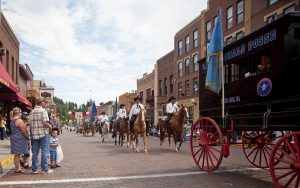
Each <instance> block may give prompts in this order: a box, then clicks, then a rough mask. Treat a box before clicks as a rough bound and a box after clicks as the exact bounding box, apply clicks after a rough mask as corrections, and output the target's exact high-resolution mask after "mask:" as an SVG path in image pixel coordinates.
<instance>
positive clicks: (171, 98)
mask: <svg viewBox="0 0 300 188" xmlns="http://www.w3.org/2000/svg"><path fill="white" fill-rule="evenodd" d="M173 99H176V98H175V97H173V96H171V97H170V98H169V100H168V101H169V102H170V101H171V100H173Z"/></svg>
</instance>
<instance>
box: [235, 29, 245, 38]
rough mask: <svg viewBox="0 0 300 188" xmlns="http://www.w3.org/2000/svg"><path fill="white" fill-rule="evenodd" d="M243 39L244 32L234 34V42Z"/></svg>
mask: <svg viewBox="0 0 300 188" xmlns="http://www.w3.org/2000/svg"><path fill="white" fill-rule="evenodd" d="M243 37H244V32H243V31H241V32H238V33H237V34H236V40H240V39H241V38H243Z"/></svg>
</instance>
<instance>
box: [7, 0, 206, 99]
mask: <svg viewBox="0 0 300 188" xmlns="http://www.w3.org/2000/svg"><path fill="white" fill-rule="evenodd" d="M201 2H202V4H201ZM205 6H206V4H205V5H203V1H200V0H189V1H188V2H187V1H184V0H164V1H159V0H122V1H113V0H98V1H94V0H81V1H71V0H69V1H68V0H47V1H46V0H45V1H39V0H26V1H25V0H23V1H20V0H6V1H3V6H2V8H3V12H4V14H5V15H6V17H7V19H8V21H9V23H10V25H11V26H12V27H13V29H14V31H15V33H16V34H17V36H18V38H19V39H21V40H20V41H21V61H20V62H21V63H25V62H27V63H28V64H29V65H30V66H31V68H32V70H33V72H34V74H35V78H36V79H42V78H43V79H45V81H46V83H50V84H51V85H53V86H54V87H55V88H56V91H55V92H56V95H57V96H58V97H62V98H63V99H64V100H70V101H75V102H80V103H81V102H85V101H86V100H87V99H88V98H89V90H90V89H89V88H92V87H93V88H95V89H93V94H94V95H95V99H96V100H97V101H106V100H114V98H115V96H118V95H120V94H122V93H124V92H126V91H131V90H132V89H135V88H136V79H137V78H138V77H141V76H142V74H143V73H144V72H150V71H151V70H152V69H153V65H154V63H155V62H156V60H157V59H159V58H160V57H162V56H163V55H165V54H166V53H168V52H169V51H170V50H172V49H173V45H174V41H173V39H174V35H175V33H176V32H177V31H178V30H179V29H180V28H182V27H183V26H184V25H186V24H187V23H188V22H190V21H191V20H192V19H194V18H195V17H196V16H198V15H199V14H200V12H201V10H202V9H204V8H205ZM70 90H72V91H70ZM72 93H74V94H72ZM78 93H80V95H79V94H78Z"/></svg>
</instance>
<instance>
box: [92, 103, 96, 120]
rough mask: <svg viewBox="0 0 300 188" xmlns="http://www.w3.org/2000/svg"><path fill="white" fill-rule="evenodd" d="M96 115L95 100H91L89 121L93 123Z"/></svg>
mask: <svg viewBox="0 0 300 188" xmlns="http://www.w3.org/2000/svg"><path fill="white" fill-rule="evenodd" d="M96 115H97V107H96V104H95V102H93V105H92V115H91V123H93V122H94V121H95V116H96Z"/></svg>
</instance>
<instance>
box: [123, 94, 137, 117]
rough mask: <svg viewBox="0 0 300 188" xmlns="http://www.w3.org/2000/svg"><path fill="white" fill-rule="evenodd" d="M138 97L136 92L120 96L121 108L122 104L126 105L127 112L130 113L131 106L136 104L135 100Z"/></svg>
mask: <svg viewBox="0 0 300 188" xmlns="http://www.w3.org/2000/svg"><path fill="white" fill-rule="evenodd" d="M136 96H137V92H136V91H135V90H133V91H131V92H126V93H124V94H122V95H120V96H119V107H120V104H124V105H125V109H126V111H127V112H128V113H129V111H130V109H131V106H132V105H133V104H134V100H133V99H134V98H135V97H136Z"/></svg>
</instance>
